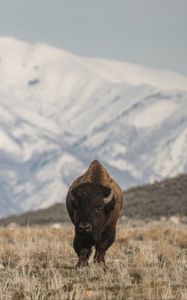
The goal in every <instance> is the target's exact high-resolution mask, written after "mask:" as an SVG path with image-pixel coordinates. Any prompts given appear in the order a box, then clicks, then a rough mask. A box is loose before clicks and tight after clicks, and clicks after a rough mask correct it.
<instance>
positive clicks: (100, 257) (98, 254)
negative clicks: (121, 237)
mask: <svg viewBox="0 0 187 300" xmlns="http://www.w3.org/2000/svg"><path fill="white" fill-rule="evenodd" d="M115 235H116V230H115V228H112V227H110V228H108V229H107V230H106V231H104V232H103V234H102V236H101V241H100V242H99V243H98V244H97V245H96V251H95V256H94V262H96V263H103V264H104V266H105V267H106V265H105V253H106V251H107V249H108V248H109V247H110V246H111V245H112V244H113V242H114V240H115Z"/></svg>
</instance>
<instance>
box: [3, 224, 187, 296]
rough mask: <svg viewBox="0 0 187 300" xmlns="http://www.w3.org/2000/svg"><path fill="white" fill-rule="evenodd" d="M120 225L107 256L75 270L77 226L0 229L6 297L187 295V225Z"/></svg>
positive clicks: (4, 292) (4, 293)
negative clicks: (103, 265)
mask: <svg viewBox="0 0 187 300" xmlns="http://www.w3.org/2000/svg"><path fill="white" fill-rule="evenodd" d="M160 224H161V223H158V224H147V225H146V226H141V227H136V228H132V227H128V226H125V225H124V226H123V225H120V226H118V230H117V238H116V242H115V243H114V244H113V246H112V247H111V248H110V249H109V251H108V253H107V255H106V263H107V265H108V268H109V269H108V270H107V271H105V270H104V269H103V267H102V266H100V265H95V264H93V262H92V259H91V261H90V265H89V267H85V268H82V269H78V270H77V269H75V268H74V266H75V264H76V262H77V257H76V254H75V252H74V250H73V248H72V241H73V226H71V225H68V226H67V225H66V226H64V227H63V228H61V229H53V228H51V227H47V226H46V227H37V228H31V227H27V228H20V227H18V228H14V229H11V228H0V264H1V265H2V266H4V267H5V268H4V269H3V268H2V269H0V299H33V300H37V299H42V300H45V299H104V300H108V299H109V300H110V299H119V300H120V299H121V300H122V299H187V228H186V227H185V226H184V225H172V224H170V223H166V224H164V225H163V224H162V225H160Z"/></svg>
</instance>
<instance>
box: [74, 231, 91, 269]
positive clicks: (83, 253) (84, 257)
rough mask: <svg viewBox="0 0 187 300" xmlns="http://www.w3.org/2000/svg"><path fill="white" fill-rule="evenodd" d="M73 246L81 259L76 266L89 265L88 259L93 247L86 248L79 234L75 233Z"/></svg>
mask: <svg viewBox="0 0 187 300" xmlns="http://www.w3.org/2000/svg"><path fill="white" fill-rule="evenodd" d="M73 248H74V249H75V252H76V253H77V255H78V257H79V260H78V263H77V265H76V267H78V268H79V267H84V266H87V265H88V260H89V257H90V255H91V252H92V249H91V248H88V249H87V248H84V247H83V245H82V243H81V239H80V237H79V236H77V235H75V238H74V242H73Z"/></svg>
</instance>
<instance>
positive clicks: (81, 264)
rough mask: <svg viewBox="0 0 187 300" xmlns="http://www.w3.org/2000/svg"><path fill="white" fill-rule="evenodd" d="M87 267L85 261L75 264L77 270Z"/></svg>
mask: <svg viewBox="0 0 187 300" xmlns="http://www.w3.org/2000/svg"><path fill="white" fill-rule="evenodd" d="M86 266H88V262H87V261H78V263H77V264H76V266H75V267H76V268H77V269H79V268H83V267H86Z"/></svg>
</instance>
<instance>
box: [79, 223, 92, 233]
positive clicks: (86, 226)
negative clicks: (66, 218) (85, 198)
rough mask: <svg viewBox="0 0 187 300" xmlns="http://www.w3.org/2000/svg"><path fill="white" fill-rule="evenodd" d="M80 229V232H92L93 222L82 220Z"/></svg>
mask: <svg viewBox="0 0 187 300" xmlns="http://www.w3.org/2000/svg"><path fill="white" fill-rule="evenodd" d="M79 230H80V232H86V233H90V232H92V224H90V223H88V222H80V224H79Z"/></svg>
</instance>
